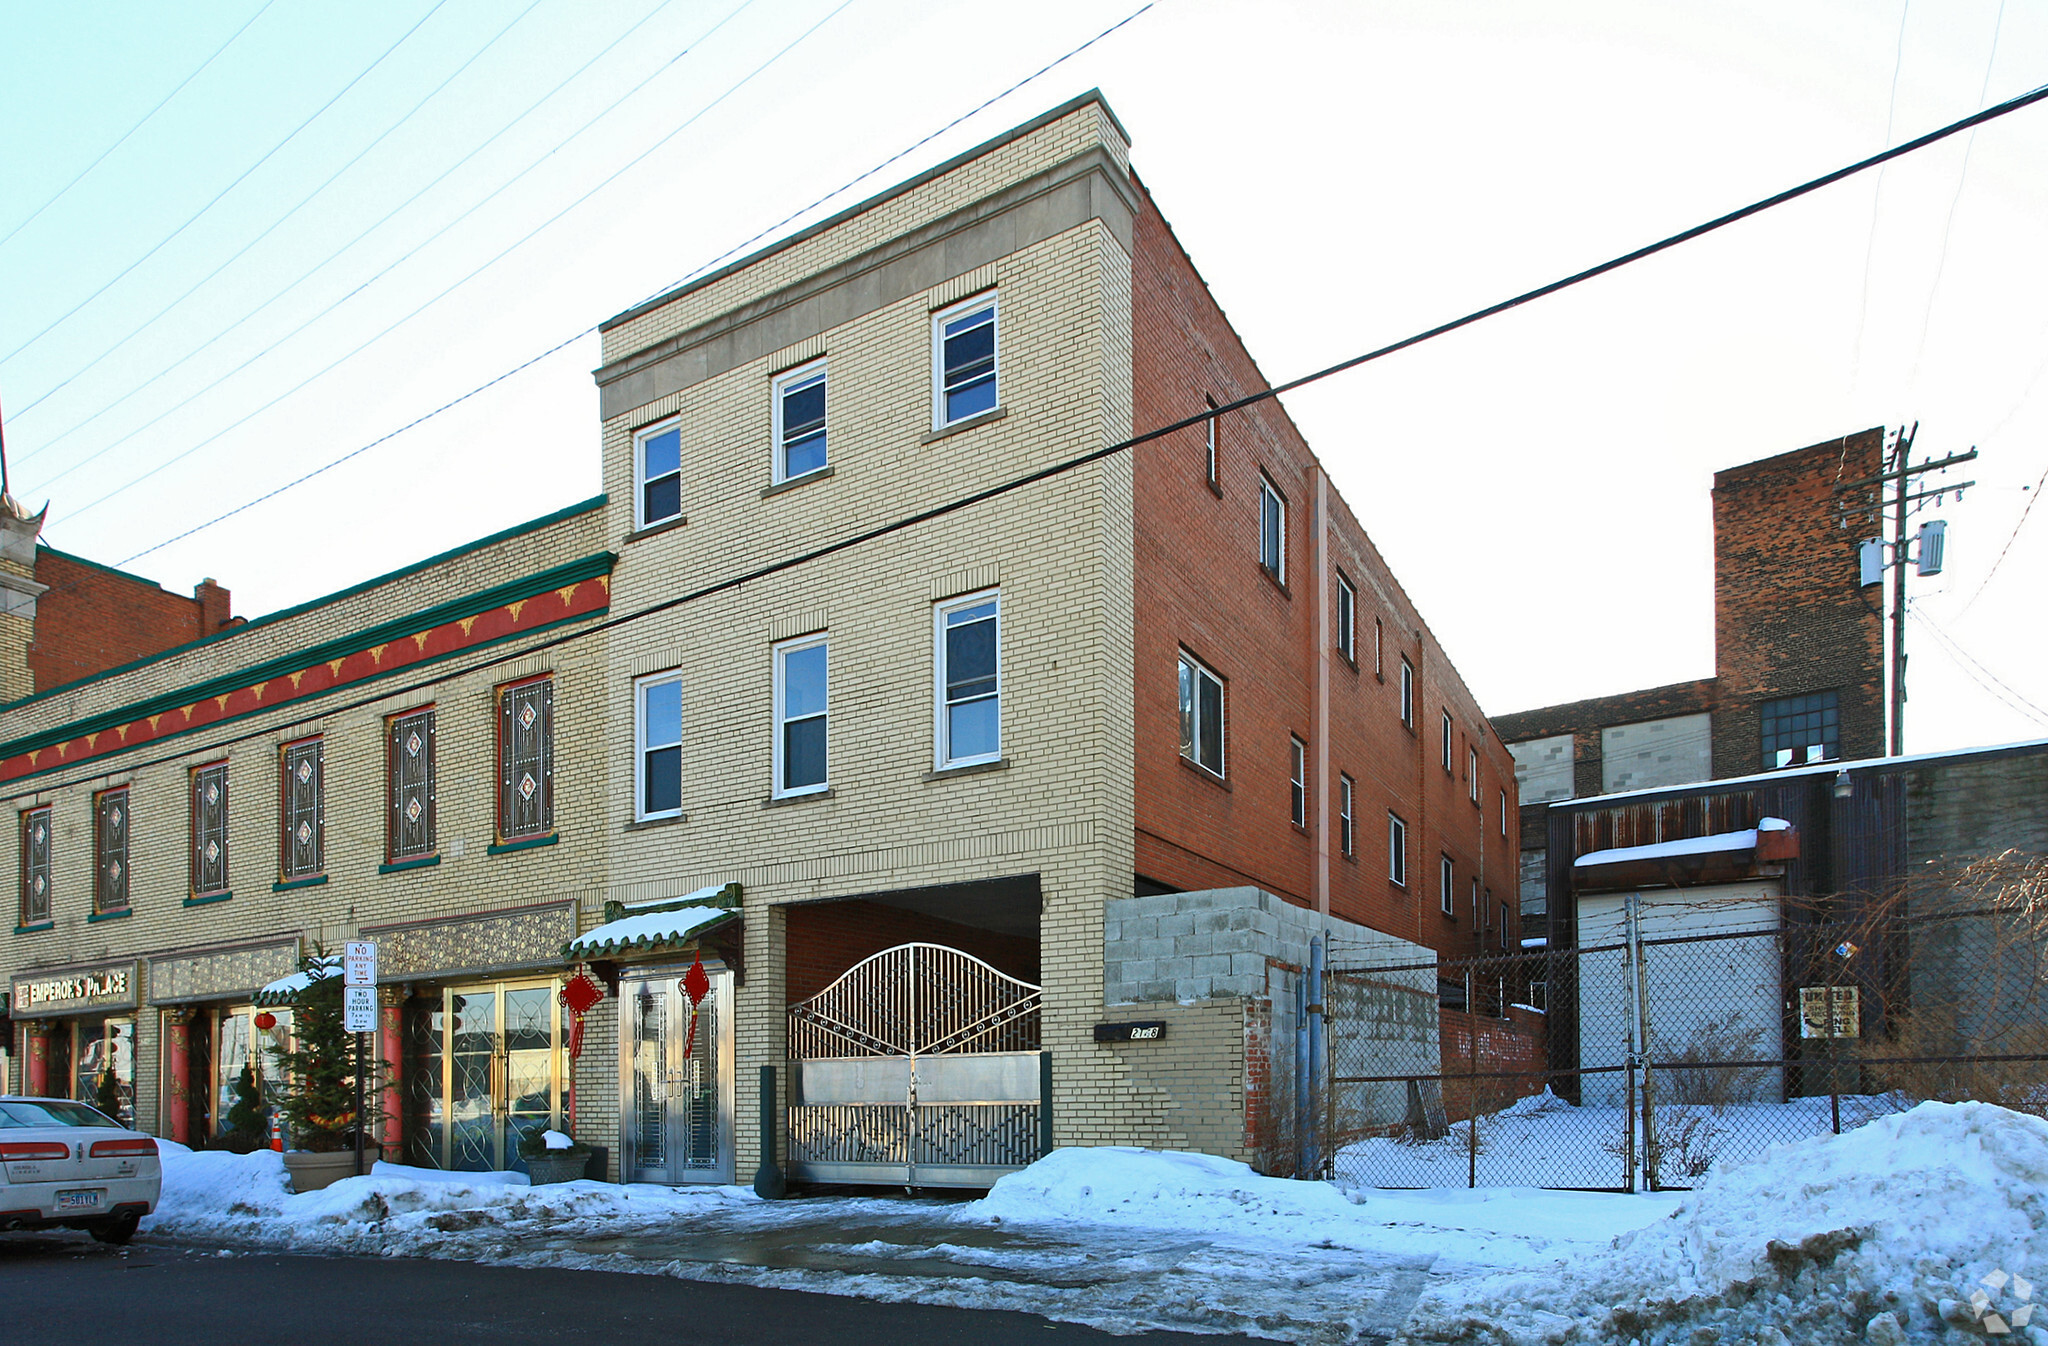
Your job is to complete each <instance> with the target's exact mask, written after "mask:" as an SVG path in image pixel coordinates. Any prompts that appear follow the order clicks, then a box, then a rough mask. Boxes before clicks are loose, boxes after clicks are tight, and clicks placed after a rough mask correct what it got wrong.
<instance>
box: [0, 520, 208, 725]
mask: <svg viewBox="0 0 2048 1346" xmlns="http://www.w3.org/2000/svg"><path fill="white" fill-rule="evenodd" d="M35 578H36V582H37V583H39V584H47V585H49V586H50V587H49V590H48V591H47V592H45V593H44V594H43V595H42V596H41V598H40V599H38V600H37V603H36V618H35V638H34V639H33V640H32V641H31V642H30V644H29V647H28V666H29V671H30V673H31V675H32V676H33V677H34V679H35V690H36V691H38V692H47V691H49V690H50V689H51V688H52V687H61V686H63V685H64V684H65V683H68V682H76V681H77V680H78V679H80V678H89V677H91V676H92V675H93V674H95V673H101V672H104V671H105V670H107V669H110V668H117V667H119V666H120V665H122V664H125V663H128V662H130V661H132V660H135V659H140V658H142V657H144V656H145V655H151V654H155V653H157V652H159V651H161V650H167V649H170V648H171V647H172V646H173V645H183V644H185V643H187V642H188V641H193V640H198V639H200V638H201V637H203V636H210V635H212V634H214V633H215V632H216V631H219V630H221V629H222V628H223V627H225V626H226V625H227V623H228V614H229V601H228V591H227V590H226V589H223V588H221V587H220V586H219V585H217V584H215V583H214V582H213V581H212V580H207V581H205V582H204V583H203V584H201V585H200V586H199V587H198V589H197V590H196V591H195V596H194V597H192V598H185V597H182V596H180V595H178V594H174V593H170V592H168V591H166V590H164V589H162V588H160V587H158V586H157V585H156V584H155V583H154V582H153V581H150V580H146V579H143V578H142V577H141V576H139V575H130V574H128V573H126V572H125V571H120V570H115V569H112V568H111V567H108V566H103V565H97V564H95V563H93V562H91V561H87V560H84V559H83V558H81V557H77V556H72V555H70V554H68V553H66V552H61V551H57V550H55V549H54V548H51V547H38V548H37V549H36V574H35Z"/></svg>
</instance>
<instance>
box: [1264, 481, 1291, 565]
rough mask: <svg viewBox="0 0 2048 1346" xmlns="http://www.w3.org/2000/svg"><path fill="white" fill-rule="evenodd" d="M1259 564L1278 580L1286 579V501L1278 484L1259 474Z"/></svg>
mask: <svg viewBox="0 0 2048 1346" xmlns="http://www.w3.org/2000/svg"><path fill="white" fill-rule="evenodd" d="M1259 564H1260V565H1262V566H1264V567H1265V568H1266V573H1267V574H1268V575H1271V576H1272V577H1273V578H1274V579H1276V580H1278V581H1279V582H1280V583H1282V584H1285V583H1287V502H1286V501H1285V500H1283V499H1281V497H1280V491H1279V488H1277V487H1276V486H1274V485H1273V483H1272V482H1270V481H1268V480H1267V479H1266V478H1265V477H1263V476H1262V477H1260V478H1259Z"/></svg>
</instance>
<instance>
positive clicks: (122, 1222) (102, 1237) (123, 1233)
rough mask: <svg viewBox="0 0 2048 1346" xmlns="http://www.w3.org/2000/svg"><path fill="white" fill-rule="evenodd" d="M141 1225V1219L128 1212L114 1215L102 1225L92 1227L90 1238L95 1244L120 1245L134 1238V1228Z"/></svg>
mask: <svg viewBox="0 0 2048 1346" xmlns="http://www.w3.org/2000/svg"><path fill="white" fill-rule="evenodd" d="M141 1223H142V1217H141V1216H139V1215H137V1214H136V1213H135V1212H133V1211H130V1212H128V1213H127V1214H126V1215H116V1216H115V1217H114V1218H113V1219H111V1220H109V1221H107V1222H106V1223H105V1224H102V1225H94V1226H93V1229H92V1236H93V1239H94V1240H95V1241H96V1242H99V1243H112V1244H115V1245H117V1246H118V1245H120V1244H123V1243H126V1242H127V1241H128V1240H129V1239H132V1238H134V1237H135V1227H136V1226H137V1225H139V1224H141Z"/></svg>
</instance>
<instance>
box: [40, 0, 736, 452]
mask: <svg viewBox="0 0 2048 1346" xmlns="http://www.w3.org/2000/svg"><path fill="white" fill-rule="evenodd" d="M752 2H754V0H743V4H741V6H739V8H735V10H733V14H737V12H739V10H743V8H748V4H752ZM670 4H676V0H659V2H657V4H655V6H653V8H651V10H647V12H645V14H641V18H639V20H637V23H635V25H633V27H629V29H627V31H625V33H621V35H618V37H614V39H612V41H610V43H606V45H604V47H602V49H600V51H598V53H596V55H592V57H590V59H588V61H584V64H582V66H578V68H575V70H571V72H569V74H567V76H563V80H561V82H559V84H555V88H551V90H547V92H545V94H541V96H539V98H535V100H532V102H530V104H526V111H524V113H520V115H518V117H514V119H512V121H508V123H504V125H502V127H498V129H496V131H494V133H492V135H489V137H485V139H483V141H481V143H477V145H475V148H471V150H469V154H465V156H463V158H459V160H455V162H453V164H449V166H446V168H442V170H440V172H438V174H436V176H434V178H432V180H430V182H428V184H426V186H422V188H420V191H416V193H414V195H410V197H406V199H403V201H399V203H397V205H395V207H391V209H389V211H385V213H383V215H381V217H379V219H377V221H375V223H371V225H369V227H365V229H362V232H360V234H356V236H354V238H350V240H348V242H346V244H342V246H340V248H336V250H334V252H330V254H328V256H324V258H322V260H317V262H313V266H309V268H307V270H303V272H299V279H295V281H293V283H291V285H287V287H285V289H281V291H276V293H274V295H270V297H268V299H264V301H262V303H258V305H256V307H252V309H250V311H246V313H244V316H242V318H238V320H233V322H231V324H227V326H225V328H221V330H219V332H215V334H213V336H209V338H207V340H203V342H199V344H197V346H193V348H190V350H186V352H184V354H180V356H178V359H176V361H172V363H170V365H166V367H164V369H160V371H156V373H154V375H150V377H147V379H143V381H141V383H137V385H135V387H131V389H129V391H125V393H121V395H119V397H115V399H113V402H109V404H106V406H102V408H100V410H96V412H92V414H90V416H86V418H84V420H80V422H74V424H72V426H68V428H63V430H59V432H57V434H53V436H49V438H47V440H43V445H39V447H37V449H35V451H31V453H25V455H23V461H27V459H33V457H35V455H37V453H41V451H43V449H53V447H55V445H57V443H61V440H63V438H70V436H72V434H76V432H78V430H84V428H86V426H90V424H92V422H94V420H98V418H100V416H104V414H106V412H111V410H115V408H117V406H121V404H123V402H127V399H129V397H133V395H137V393H141V391H143V389H147V387H152V385H154V383H156V381H158V379H162V377H166V375H170V373H172V371H176V369H178V367H182V365H184V363H186V361H190V359H193V356H197V354H201V352H205V350H209V348H213V342H217V340H221V338H223V336H227V334H229V332H233V330H236V328H240V326H242V324H244V322H248V320H250V318H254V316H256V313H262V311H264V309H266V307H270V305H272V303H276V301H279V299H283V297H285V295H289V293H291V291H295V289H299V287H301V285H305V281H309V279H311V277H313V275H317V272H319V270H324V268H326V266H328V264H330V262H332V260H334V258H338V256H342V254H344V252H348V250H350V248H354V246H356V244H360V242H362V240H365V238H369V236H371V234H375V232H377V229H381V227H383V225H385V223H389V221H391V217H395V215H397V213H399V211H403V209H406V207H410V205H412V203H414V201H418V199H420V197H424V195H426V193H430V191H434V188H436V186H440V184H442V182H444V180H446V178H449V174H453V172H457V170H459V168H461V166H463V164H467V162H469V160H473V158H477V156H479V154H483V152H485V150H489V148H492V145H494V143H498V139H500V137H504V135H506V133H508V131H512V127H516V125H518V123H522V121H526V117H530V115H532V113H537V111H539V109H541V104H545V102H547V100H551V98H553V96H555V94H559V92H561V90H563V88H567V86H569V84H573V82H575V80H578V78H580V76H582V74H584V72H586V70H590V68H592V66H596V64H598V61H602V59H604V57H606V55H610V53H612V49H614V47H618V43H623V41H625V39H629V37H633V35H635V33H639V31H641V29H643V27H645V25H647V23H649V20H651V18H653V16H655V14H659V12H662V10H666V8H668V6H670ZM729 18H731V14H727V20H729ZM723 23H725V20H721V25H723ZM715 31H717V27H713V29H711V31H709V33H705V37H709V35H711V33H715ZM698 41H702V39H698ZM643 84H645V80H643ZM614 107H616V104H614ZM606 111H610V109H606ZM602 115H604V113H600V115H598V117H602ZM592 121H596V119H592ZM588 125H590V123H586V127H588ZM569 139H575V137H573V135H571V137H569ZM565 143H567V141H561V143H557V145H555V148H553V150H549V152H547V154H555V152H559V150H561V145H565ZM547 154H543V156H541V160H545V158H547ZM541 160H535V162H532V164H528V166H526V170H532V168H535V166H537V164H539V162H541ZM520 176H524V172H522V174H520ZM512 180H514V182H516V180H518V178H512ZM506 186H510V182H508V184H506ZM500 191H504V188H500ZM492 195H494V197H496V195H498V193H492ZM485 201H489V197H485ZM477 205H481V203H477ZM471 211H475V207H471ZM471 211H465V215H467V213H471ZM453 223H459V219H457V221H451V225H453ZM446 227H449V225H442V229H440V232H436V234H432V236H428V238H424V240H420V242H418V244H414V248H412V250H414V252H416V250H418V248H424V246H426V244H430V242H434V238H440V234H444V232H446ZM408 256H410V254H408ZM399 260H403V258H399ZM381 275H383V272H377V277H381ZM377 277H371V281H365V283H362V285H369V283H375V281H377ZM362 285H358V287H354V289H352V291H350V295H354V293H356V291H360V289H362ZM346 297H348V295H344V299H346ZM336 303H340V301H336ZM334 307H336V305H328V309H322V313H315V318H319V316H326V313H328V311H332V309H334ZM305 326H307V324H299V328H293V332H289V334H285V336H283V338H279V340H276V342H270V344H272V346H276V344H281V342H285V340H291V338H293V336H297V334H299V332H303V330H305ZM262 354H264V352H262V350H258V352H256V356H250V361H244V363H242V365H238V367H236V369H231V371H229V375H233V373H240V371H242V369H248V365H250V363H254V359H258V356H262ZM225 377H227V375H223V379H225ZM223 379H215V381H213V383H209V385H207V387H203V389H201V393H205V391H209V389H213V387H217V385H219V383H221V381H223ZM197 395H199V393H195V395H193V397H186V399H184V402H180V404H178V406H174V408H170V410H166V412H160V414H158V416H154V418H150V420H145V422H143V424H139V426H135V428H133V430H129V432H127V434H125V436H121V438H117V440H115V443H111V445H104V447H102V449H98V451H96V453H92V455H90V457H88V459H84V461H82V463H74V465H72V467H68V469H63V471H61V473H57V475H55V477H49V479H47V481H45V483H43V488H45V490H47V488H49V486H53V483H55V481H59V479H61V477H63V475H66V473H70V471H72V469H74V467H84V463H90V461H92V459H96V457H100V455H104V453H106V451H111V449H115V447H117V445H121V443H127V440H129V438H133V436H137V434H141V432H143V430H147V428H150V426H154V424H158V422H160V420H164V418H166V416H170V414H174V412H178V410H180V408H184V406H188V404H190V402H193V399H195V397H197Z"/></svg>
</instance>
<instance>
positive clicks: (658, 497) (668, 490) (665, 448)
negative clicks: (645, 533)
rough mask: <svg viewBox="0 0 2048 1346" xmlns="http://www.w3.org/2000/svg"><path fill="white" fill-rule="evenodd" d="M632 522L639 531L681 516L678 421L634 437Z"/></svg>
mask: <svg viewBox="0 0 2048 1346" xmlns="http://www.w3.org/2000/svg"><path fill="white" fill-rule="evenodd" d="M633 480H634V481H635V482H636V483H638V490H637V494H636V495H635V497H634V505H633V507H634V509H635V510H636V511H637V512H638V517H637V518H636V519H635V520H634V522H635V523H636V524H638V525H639V526H640V527H642V528H647V527H650V526H651V525H654V524H657V523H663V522H665V521H667V520H669V519H674V518H678V517H680V516H681V515H682V512H683V428H682V423H681V422H679V421H664V422H663V423H662V424H660V425H650V426H648V427H647V428H646V429H645V430H642V431H640V432H639V433H637V434H635V435H634V436H633Z"/></svg>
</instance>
